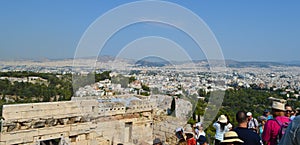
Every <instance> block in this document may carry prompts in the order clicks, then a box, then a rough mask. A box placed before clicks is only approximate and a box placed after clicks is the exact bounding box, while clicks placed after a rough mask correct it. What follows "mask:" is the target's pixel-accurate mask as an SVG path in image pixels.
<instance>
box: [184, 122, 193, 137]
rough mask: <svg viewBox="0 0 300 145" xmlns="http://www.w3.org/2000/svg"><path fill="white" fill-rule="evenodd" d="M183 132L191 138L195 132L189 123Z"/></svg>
mask: <svg viewBox="0 0 300 145" xmlns="http://www.w3.org/2000/svg"><path fill="white" fill-rule="evenodd" d="M184 134H185V135H186V138H187V139H189V138H192V137H194V135H195V133H194V131H193V129H192V127H191V126H190V125H188V126H187V127H186V128H185V129H184Z"/></svg>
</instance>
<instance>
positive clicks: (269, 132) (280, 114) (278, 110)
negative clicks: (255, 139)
mask: <svg viewBox="0 0 300 145" xmlns="http://www.w3.org/2000/svg"><path fill="white" fill-rule="evenodd" d="M272 114H273V117H274V119H271V120H268V121H267V122H266V124H265V126H264V132H263V134H262V140H263V142H264V143H265V145H277V144H278V140H279V138H278V135H279V133H280V130H281V126H282V124H287V123H289V121H290V119H289V118H288V117H286V116H284V115H285V107H284V104H283V103H280V102H276V101H273V104H272Z"/></svg>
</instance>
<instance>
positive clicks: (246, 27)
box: [0, 0, 300, 61]
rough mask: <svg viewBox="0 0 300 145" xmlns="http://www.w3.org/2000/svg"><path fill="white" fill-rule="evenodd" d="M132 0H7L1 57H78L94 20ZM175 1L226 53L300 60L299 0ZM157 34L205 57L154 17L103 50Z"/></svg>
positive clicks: (0, 12) (0, 10) (1, 5)
mask: <svg viewBox="0 0 300 145" xmlns="http://www.w3.org/2000/svg"><path fill="white" fill-rule="evenodd" d="M128 2H131V1H106V2H105V1H73V0H64V1H60V0H26V1H20V0H1V1H0V59H22V58H30V59H43V58H50V59H57V58H73V56H74V54H75V50H76V47H77V45H78V43H79V40H80V38H81V37H82V35H83V34H84V32H85V31H86V29H87V28H88V27H89V25H91V24H92V23H93V22H94V21H95V20H96V19H97V18H98V17H100V16H101V15H103V14H104V13H105V12H107V11H109V10H111V9H112V8H115V7H117V6H119V5H122V4H125V3H128ZM171 2H173V3H177V4H179V5H181V6H183V7H186V8H187V9H190V10H191V11H192V12H194V13H195V14H197V15H198V16H199V17H200V18H202V19H203V20H204V21H205V23H206V24H207V25H208V26H209V27H210V29H211V30H212V32H213V33H214V34H215V36H216V38H217V40H218V42H219V44H220V46H221V48H222V52H223V55H224V57H225V58H226V59H234V60H240V61H291V60H300V57H299V54H300V49H299V46H300V41H299V38H300V37H299V34H300V2H298V1H296V0H294V1H292V0H291V1H279V0H278V1H276V0H274V1H271V0H266V1H261V0H251V1H250V0H248V1H238V0H228V1H202V0H200V1H198V0H197V1H196V0H193V1H192V0H187V1H179V0H178V1H171ZM142 10H143V9H141V11H142ZM154 11H155V10H154ZM153 35H155V36H160V37H165V38H169V39H172V40H173V41H174V42H177V43H178V44H182V45H183V46H184V48H185V49H186V51H187V53H188V54H189V55H190V56H191V57H192V58H193V59H203V58H204V57H205V55H204V54H203V53H202V52H201V50H199V49H198V48H197V47H198V46H197V45H196V44H194V42H193V41H192V40H191V39H190V38H189V37H188V36H187V35H186V34H184V33H183V32H181V31H179V30H177V29H176V28H174V27H170V26H166V25H165V26H161V25H160V24H159V25H157V24H152V23H142V24H136V25H132V26H129V27H126V28H124V29H122V30H120V31H119V32H118V33H117V34H115V35H114V36H113V37H111V39H110V40H109V41H108V42H107V44H106V45H105V47H104V48H103V51H102V52H101V54H105V55H116V54H117V53H118V52H119V51H120V50H121V48H122V47H123V46H124V45H126V44H128V43H129V42H131V41H132V40H134V39H137V38H140V37H146V36H153Z"/></svg>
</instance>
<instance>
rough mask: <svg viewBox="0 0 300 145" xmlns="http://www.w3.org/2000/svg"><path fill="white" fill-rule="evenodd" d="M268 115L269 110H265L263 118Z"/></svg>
mask: <svg viewBox="0 0 300 145" xmlns="http://www.w3.org/2000/svg"><path fill="white" fill-rule="evenodd" d="M270 114H271V113H270V110H269V109H265V110H264V116H265V117H268V116H269V115H270Z"/></svg>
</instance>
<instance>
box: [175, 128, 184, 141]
mask: <svg viewBox="0 0 300 145" xmlns="http://www.w3.org/2000/svg"><path fill="white" fill-rule="evenodd" d="M175 135H176V137H177V138H178V139H179V140H180V139H182V138H184V137H183V129H182V128H181V127H179V128H177V129H176V130H175Z"/></svg>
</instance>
